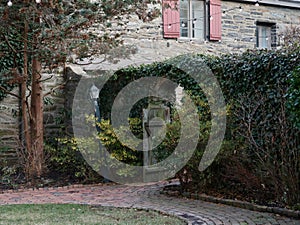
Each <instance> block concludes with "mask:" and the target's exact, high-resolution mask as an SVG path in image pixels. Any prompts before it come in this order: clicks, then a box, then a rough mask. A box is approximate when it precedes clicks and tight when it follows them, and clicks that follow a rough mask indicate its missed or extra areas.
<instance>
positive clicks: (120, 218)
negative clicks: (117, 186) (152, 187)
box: [0, 204, 186, 225]
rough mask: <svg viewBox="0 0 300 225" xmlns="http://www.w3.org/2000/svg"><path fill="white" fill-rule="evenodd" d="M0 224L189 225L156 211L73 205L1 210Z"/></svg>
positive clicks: (28, 206)
mask: <svg viewBox="0 0 300 225" xmlns="http://www.w3.org/2000/svg"><path fill="white" fill-rule="evenodd" d="M0 224H5V225H10V224H13V225H16V224H21V225H29V224H30V225H33V224H34V225H42V224H43V225H48V224H59V225H62V224H64V225H67V224H73V225H79V224H82V225H86V224H87V225H90V224H101V225H102V224H106V225H108V224H110V225H113V224H126V225H127V224H128V225H133V224H135V225H143V224H147V225H151V224H153V225H154V224H155V225H162V224H170V225H171V224H172V225H177V224H180V225H182V224H186V223H185V222H183V221H182V220H180V219H178V218H175V217H172V216H167V215H163V214H160V213H158V212H154V211H144V210H136V209H119V208H111V207H94V206H86V205H72V204H46V205H7V206H0Z"/></svg>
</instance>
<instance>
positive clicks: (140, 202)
mask: <svg viewBox="0 0 300 225" xmlns="http://www.w3.org/2000/svg"><path fill="white" fill-rule="evenodd" d="M163 185H164V183H157V184H151V185H147V186H125V185H111V184H110V185H93V186H82V185H79V186H69V187H61V188H49V189H46V188H43V189H38V190H23V191H17V192H13V191H10V192H6V193H2V194H0V205H5V204H21V203H27V204H28V203H74V204H90V205H101V206H115V207H134V208H143V209H153V210H158V211H161V212H165V213H168V214H171V215H176V216H179V217H181V218H183V219H185V220H186V221H187V222H188V223H189V224H202V225H232V224H236V225H247V224H248V225H277V224H284V225H300V220H296V219H291V218H286V217H282V216H279V215H274V214H269V213H261V212H254V211H249V210H245V209H240V208H235V207H232V206H227V205H222V204H215V203H209V202H204V201H201V200H191V199H183V198H175V197H168V196H165V195H161V194H160V192H159V190H160V188H161V187H162V186H163Z"/></svg>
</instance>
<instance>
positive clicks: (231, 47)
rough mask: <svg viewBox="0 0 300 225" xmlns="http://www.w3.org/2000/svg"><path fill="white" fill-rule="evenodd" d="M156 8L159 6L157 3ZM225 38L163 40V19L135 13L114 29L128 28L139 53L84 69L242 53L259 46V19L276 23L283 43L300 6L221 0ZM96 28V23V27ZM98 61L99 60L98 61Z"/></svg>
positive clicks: (128, 39)
mask: <svg viewBox="0 0 300 225" xmlns="http://www.w3.org/2000/svg"><path fill="white" fill-rule="evenodd" d="M239 6H241V8H242V10H240V8H239ZM156 7H160V6H159V5H156ZM224 11H225V13H222V40H221V41H209V40H208V39H207V40H189V39H182V38H179V39H164V38H163V26H162V18H161V17H159V18H156V19H154V20H153V21H151V22H147V23H145V22H142V21H141V20H139V18H138V17H137V16H135V15H132V16H131V17H130V18H124V21H126V25H125V26H122V27H120V26H118V25H117V24H112V28H111V29H112V30H117V31H125V33H126V34H125V35H124V36H123V39H124V42H125V44H127V45H134V46H135V47H136V48H137V53H136V54H134V55H132V56H131V57H128V58H127V59H122V60H120V62H119V63H118V64H113V63H108V62H106V63H101V64H95V65H89V66H83V68H84V69H85V70H95V69H100V70H116V69H118V68H122V67H124V66H128V65H140V64H147V63H152V62H154V61H162V60H165V59H167V58H171V57H174V56H178V55H180V54H184V53H204V54H216V55H218V54H226V53H241V52H244V51H245V50H246V49H255V48H256V22H269V23H276V29H277V30H276V33H277V44H278V48H280V46H279V45H280V44H283V40H282V38H281V34H282V33H284V31H285V29H286V28H287V27H290V26H291V25H295V26H297V25H300V8H298V9H296V8H284V7H278V6H271V5H262V4H261V5H260V6H255V2H247V3H245V2H244V3H241V2H233V1H222V12H224ZM94 28H95V29H96V26H95V27H94ZM96 61H97V60H96Z"/></svg>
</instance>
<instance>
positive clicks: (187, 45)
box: [0, 0, 300, 149]
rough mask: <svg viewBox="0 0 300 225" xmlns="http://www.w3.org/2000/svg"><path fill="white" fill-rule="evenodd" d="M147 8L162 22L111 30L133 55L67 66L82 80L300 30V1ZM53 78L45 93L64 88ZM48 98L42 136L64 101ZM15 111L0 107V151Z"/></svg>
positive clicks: (10, 104) (11, 135)
mask: <svg viewBox="0 0 300 225" xmlns="http://www.w3.org/2000/svg"><path fill="white" fill-rule="evenodd" d="M151 7H152V8H153V7H156V8H159V9H160V10H161V16H159V17H158V18H155V19H154V20H151V21H150V20H149V21H148V22H147V18H146V22H142V21H141V20H140V19H139V18H138V16H137V15H132V16H131V17H130V18H127V19H125V20H126V26H124V27H118V26H117V25H114V24H113V26H112V29H116V30H120V29H122V30H125V31H126V34H125V35H124V36H123V39H124V43H125V45H132V46H134V47H135V48H136V50H137V52H136V54H134V55H132V56H130V57H128V58H126V59H121V60H120V61H119V62H118V63H117V64H114V63H109V62H104V63H99V64H97V63H96V62H97V60H98V61H99V60H101V59H97V60H95V63H92V64H90V65H78V64H77V65H69V67H70V68H71V70H73V72H74V73H75V74H76V73H77V74H80V75H84V74H86V72H87V71H93V70H116V69H118V68H122V67H125V66H128V65H140V64H145V63H151V62H154V61H162V60H164V59H167V58H170V57H174V56H177V55H180V54H184V53H204V54H217V55H218V54H223V53H241V52H243V51H245V50H246V49H255V48H266V49H277V48H280V47H281V45H282V44H284V32H285V30H286V29H287V28H288V27H290V26H299V25H300V0H258V1H257V0H222V1H221V0H162V4H157V5H149V8H151ZM69 71H70V70H69ZM45 76H49V77H50V76H51V74H45ZM54 77H55V78H54V79H52V80H50V81H48V83H46V84H45V86H46V89H48V90H49V88H51V87H54V86H55V85H57V84H59V83H61V82H63V79H64V77H63V76H54ZM48 90H46V92H47V91H48ZM15 91H18V90H15ZM50 97H51V98H52V99H53V100H54V102H55V104H54V105H50V106H46V107H45V109H46V111H45V125H46V128H45V129H46V133H51V132H52V131H53V130H55V129H57V128H58V127H57V125H56V121H55V118H57V117H58V115H59V114H60V113H61V109H63V108H64V105H65V102H66V99H68V97H66V94H65V93H59V94H53V95H52V96H50ZM18 110H19V102H18V100H16V99H15V98H12V97H9V98H6V99H5V100H4V101H2V102H0V113H1V117H0V149H1V147H4V146H7V147H9V148H12V149H14V148H15V147H16V146H17V145H18V139H19V136H20V121H19V118H18V117H16V116H14V115H16V113H15V112H18ZM12 112H14V113H12Z"/></svg>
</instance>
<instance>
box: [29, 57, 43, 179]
mask: <svg viewBox="0 0 300 225" xmlns="http://www.w3.org/2000/svg"><path fill="white" fill-rule="evenodd" d="M31 87H32V90H31V91H32V92H31V109H30V111H31V120H30V133H31V149H30V150H29V153H30V157H29V159H30V162H29V163H30V164H31V167H30V170H29V177H30V178H36V177H40V176H41V175H42V174H43V169H44V124H43V93H42V90H43V88H42V82H41V63H40V61H39V60H38V59H37V58H36V57H35V58H33V61H32V84H31Z"/></svg>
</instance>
